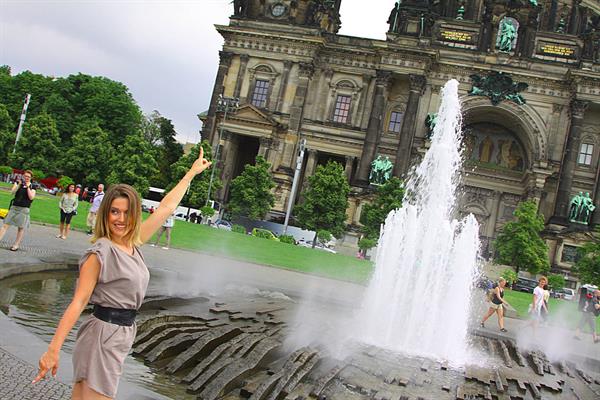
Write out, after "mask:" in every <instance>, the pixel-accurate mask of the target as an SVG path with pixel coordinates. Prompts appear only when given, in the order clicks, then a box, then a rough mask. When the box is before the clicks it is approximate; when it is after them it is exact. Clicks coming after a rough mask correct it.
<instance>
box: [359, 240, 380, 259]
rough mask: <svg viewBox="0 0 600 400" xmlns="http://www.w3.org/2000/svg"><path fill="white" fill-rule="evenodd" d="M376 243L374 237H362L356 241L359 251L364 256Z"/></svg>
mask: <svg viewBox="0 0 600 400" xmlns="http://www.w3.org/2000/svg"><path fill="white" fill-rule="evenodd" d="M376 245H377V241H376V240H375V239H369V238H366V237H364V238H362V239H360V240H359V241H358V249H359V250H360V251H361V253H362V255H363V256H365V255H366V254H367V251H368V250H369V249H371V248H373V247H375V246H376Z"/></svg>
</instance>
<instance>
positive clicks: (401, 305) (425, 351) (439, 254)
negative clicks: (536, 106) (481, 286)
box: [358, 80, 479, 365]
mask: <svg viewBox="0 0 600 400" xmlns="http://www.w3.org/2000/svg"><path fill="white" fill-rule="evenodd" d="M461 140H462V133H461V110H460V102H459V99H458V82H457V81H456V80H451V81H449V82H448V83H446V85H445V86H444V88H443V91H442V104H441V107H440V110H439V113H438V122H437V125H436V127H435V130H434V133H433V137H432V140H431V147H430V149H429V150H428V152H427V153H426V154H425V157H424V158H423V161H422V162H421V164H420V165H418V166H417V167H416V168H415V169H414V170H413V171H412V173H411V174H410V176H411V178H410V180H409V181H408V182H407V184H406V188H407V195H406V197H405V199H404V204H403V206H402V208H400V209H398V210H395V211H392V212H391V213H390V214H389V215H388V217H387V218H386V221H385V225H384V227H383V228H382V233H381V236H380V239H379V246H378V249H377V254H376V266H375V271H374V274H373V277H372V278H371V282H370V284H369V286H368V288H367V290H366V292H365V297H364V299H363V303H362V307H361V312H360V317H359V319H358V321H360V328H359V329H358V332H359V333H358V335H359V337H358V339H359V340H360V341H363V342H366V343H369V344H373V345H376V346H380V347H384V348H388V349H391V350H394V351H400V352H405V353H409V354H414V355H419V356H427V357H432V358H436V359H444V360H447V361H450V362H452V363H455V364H458V365H461V364H464V363H465V362H466V361H467V354H468V351H467V350H468V344H467V327H468V319H469V312H470V303H471V302H470V298H471V290H472V286H473V285H472V284H473V280H474V276H475V274H476V271H477V255H478V249H479V239H478V229H479V227H478V224H477V221H476V220H475V218H474V217H473V216H472V215H469V216H467V217H466V218H465V219H463V220H461V221H457V220H455V219H454V218H453V215H454V214H455V203H456V194H457V193H456V190H457V187H458V186H459V183H460V174H459V170H460V168H461V164H462V159H461Z"/></svg>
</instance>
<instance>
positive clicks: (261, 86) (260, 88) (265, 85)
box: [251, 79, 270, 108]
mask: <svg viewBox="0 0 600 400" xmlns="http://www.w3.org/2000/svg"><path fill="white" fill-rule="evenodd" d="M269 84H270V82H269V81H264V80H261V79H257V80H256V83H255V84H254V92H252V100H251V103H252V105H253V106H256V107H259V108H265V107H266V106H267V97H268V95H269Z"/></svg>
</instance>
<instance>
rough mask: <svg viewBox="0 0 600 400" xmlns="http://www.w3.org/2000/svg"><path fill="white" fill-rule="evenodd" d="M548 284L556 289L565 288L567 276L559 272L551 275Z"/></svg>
mask: <svg viewBox="0 0 600 400" xmlns="http://www.w3.org/2000/svg"><path fill="white" fill-rule="evenodd" d="M548 286H550V288H551V289H554V290H556V289H561V288H563V287H564V286H565V277H564V276H562V275H559V274H552V275H549V276H548Z"/></svg>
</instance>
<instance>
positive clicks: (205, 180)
mask: <svg viewBox="0 0 600 400" xmlns="http://www.w3.org/2000/svg"><path fill="white" fill-rule="evenodd" d="M200 146H202V148H203V149H204V158H206V159H207V160H209V161H211V160H212V149H211V147H210V144H209V143H208V142H207V141H203V142H202V144H200V143H198V144H196V145H195V146H194V147H192V150H191V151H190V153H189V154H186V155H184V156H182V157H181V158H180V159H179V160H178V161H177V162H176V163H175V164H173V165H172V166H171V182H170V183H169V184H168V185H167V187H166V189H167V191H168V190H171V189H172V188H173V187H174V186H175V185H176V184H177V182H179V181H180V180H181V178H183V176H184V175H185V173H186V172H187V171H188V170H189V169H190V167H191V166H192V164H193V163H194V161H196V160H197V159H198V155H199V154H200ZM212 168H215V166H214V165H213V166H212V167H211V169H212ZM211 169H208V170H206V171H204V172H203V173H202V174H200V175H198V176H196V177H195V178H194V180H193V181H192V183H191V184H190V188H189V189H188V192H187V194H186V195H185V196H184V197H183V200H182V201H181V202H182V204H184V205H186V206H188V207H194V208H201V207H202V206H204V205H206V197H207V195H208V185H209V182H210V176H211V173H212V171H211ZM222 186H223V184H222V183H221V180H220V179H219V170H215V171H214V178H213V184H212V189H211V191H212V193H215V191H217V190H219V189H220V188H221V187H222Z"/></svg>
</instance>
